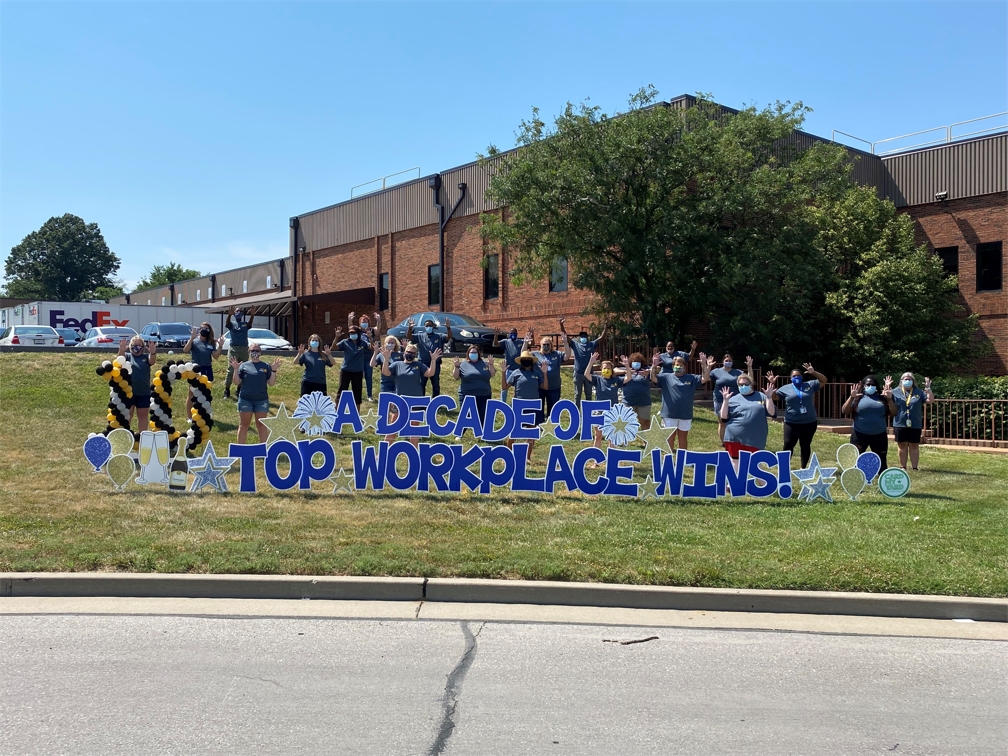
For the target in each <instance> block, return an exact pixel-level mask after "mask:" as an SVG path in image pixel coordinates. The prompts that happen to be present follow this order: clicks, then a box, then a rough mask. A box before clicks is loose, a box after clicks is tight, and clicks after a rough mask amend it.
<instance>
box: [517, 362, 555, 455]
mask: <svg viewBox="0 0 1008 756" xmlns="http://www.w3.org/2000/svg"><path fill="white" fill-rule="evenodd" d="M507 381H508V385H509V386H514V390H515V399H539V401H540V404H541V403H542V399H540V398H539V391H540V390H541V389H548V388H549V374H548V372H547V370H546V361H545V360H543V361H542V362H540V363H539V364H538V365H536V359H535V355H534V354H532V352H529V351H525V352H522V353H521V355H519V358H518V369H517V370H512V371H511V372H510V373H508V379H507ZM545 419H546V417H545V415H544V414H543V411H542V410H541V409H540V410H539V411H538V412H536V414H535V424H536V425H537V426H538V425H541V424H542V422H543V420H545ZM507 445H508V448H509V449H510V448H511V446H512V442H511V439H510V438H509V439H508V440H507ZM528 445H529V446H528V459H532V449H533V447H535V441H533V440H529V442H528Z"/></svg>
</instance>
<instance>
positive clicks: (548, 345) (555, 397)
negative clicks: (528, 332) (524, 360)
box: [534, 336, 567, 417]
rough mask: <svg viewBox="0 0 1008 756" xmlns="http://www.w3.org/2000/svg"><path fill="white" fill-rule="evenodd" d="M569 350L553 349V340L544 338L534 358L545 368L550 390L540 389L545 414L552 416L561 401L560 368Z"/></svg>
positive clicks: (547, 337)
mask: <svg viewBox="0 0 1008 756" xmlns="http://www.w3.org/2000/svg"><path fill="white" fill-rule="evenodd" d="M566 352H567V350H566V349H564V350H562V351H557V350H556V349H554V348H553V339H551V338H550V337H549V336H543V337H542V341H541V342H540V345H539V351H538V352H535V354H534V356H535V358H536V360H537V361H538V362H539V364H540V365H543V366H545V370H546V377H547V378H548V379H549V380H548V385H549V388H541V389H539V398H540V399H542V401H543V414H545V415H546V417H549V416H550V412H552V410H553V405H554V404H556V403H557V402H558V401H560V366H561V365H563V364H564V361H565V360H566V357H567V354H566Z"/></svg>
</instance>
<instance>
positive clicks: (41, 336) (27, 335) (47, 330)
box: [0, 325, 64, 347]
mask: <svg viewBox="0 0 1008 756" xmlns="http://www.w3.org/2000/svg"><path fill="white" fill-rule="evenodd" d="M0 346H47V347H54V346H64V342H63V337H62V336H60V335H59V334H58V333H56V329H55V328H51V327H49V326H38V325H19V326H11V327H10V328H8V329H7V330H5V331H4V332H3V333H2V334H0Z"/></svg>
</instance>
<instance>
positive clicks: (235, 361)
mask: <svg viewBox="0 0 1008 756" xmlns="http://www.w3.org/2000/svg"><path fill="white" fill-rule="evenodd" d="M228 363H229V364H230V365H231V367H233V368H234V369H235V370H236V371H237V370H238V368H240V367H241V363H240V362H238V359H237V358H235V357H232V358H231V359H230V360H228Z"/></svg>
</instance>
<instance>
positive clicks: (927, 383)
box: [924, 375, 931, 391]
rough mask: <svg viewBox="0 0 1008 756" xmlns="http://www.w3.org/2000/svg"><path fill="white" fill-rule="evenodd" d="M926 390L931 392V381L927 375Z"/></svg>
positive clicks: (925, 380) (925, 379)
mask: <svg viewBox="0 0 1008 756" xmlns="http://www.w3.org/2000/svg"><path fill="white" fill-rule="evenodd" d="M924 390H925V391H930V390H931V379H930V378H928V377H927V376H926V375H925V376H924Z"/></svg>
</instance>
